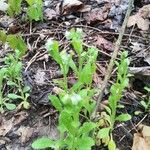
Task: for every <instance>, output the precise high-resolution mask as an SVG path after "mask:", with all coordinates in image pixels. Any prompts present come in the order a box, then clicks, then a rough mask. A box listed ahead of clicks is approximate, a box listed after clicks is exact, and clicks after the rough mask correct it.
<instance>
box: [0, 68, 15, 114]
mask: <svg viewBox="0 0 150 150" xmlns="http://www.w3.org/2000/svg"><path fill="white" fill-rule="evenodd" d="M6 71H7V69H6V68H2V69H0V112H3V107H4V106H5V107H6V108H7V109H8V110H13V109H15V108H16V106H15V105H14V104H13V103H10V102H9V99H8V98H7V97H4V95H3V81H4V79H5V73H6Z"/></svg>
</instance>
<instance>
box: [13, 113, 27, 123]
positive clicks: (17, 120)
mask: <svg viewBox="0 0 150 150" xmlns="http://www.w3.org/2000/svg"><path fill="white" fill-rule="evenodd" d="M27 117H28V113H27V112H25V111H21V112H19V113H17V114H15V115H14V117H13V124H14V125H18V124H19V123H21V122H22V121H24V120H25V119H26V118H27Z"/></svg>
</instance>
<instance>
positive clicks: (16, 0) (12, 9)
mask: <svg viewBox="0 0 150 150" xmlns="http://www.w3.org/2000/svg"><path fill="white" fill-rule="evenodd" d="M21 2H22V0H8V4H9V8H8V14H9V15H10V16H13V15H14V14H19V13H20V12H21Z"/></svg>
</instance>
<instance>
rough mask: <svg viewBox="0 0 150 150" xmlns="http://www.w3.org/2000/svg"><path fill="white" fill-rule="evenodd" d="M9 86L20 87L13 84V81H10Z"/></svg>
mask: <svg viewBox="0 0 150 150" xmlns="http://www.w3.org/2000/svg"><path fill="white" fill-rule="evenodd" d="M7 85H9V86H15V87H18V85H17V84H16V83H15V82H13V81H8V82H7Z"/></svg>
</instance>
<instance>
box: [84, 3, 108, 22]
mask: <svg viewBox="0 0 150 150" xmlns="http://www.w3.org/2000/svg"><path fill="white" fill-rule="evenodd" d="M110 7H111V5H110V4H109V3H107V4H105V5H104V7H102V8H101V9H99V8H95V9H93V10H92V11H90V12H88V13H87V14H85V20H86V21H87V23H88V24H94V23H97V22H103V21H105V20H106V18H107V16H108V13H109V9H110Z"/></svg>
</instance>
